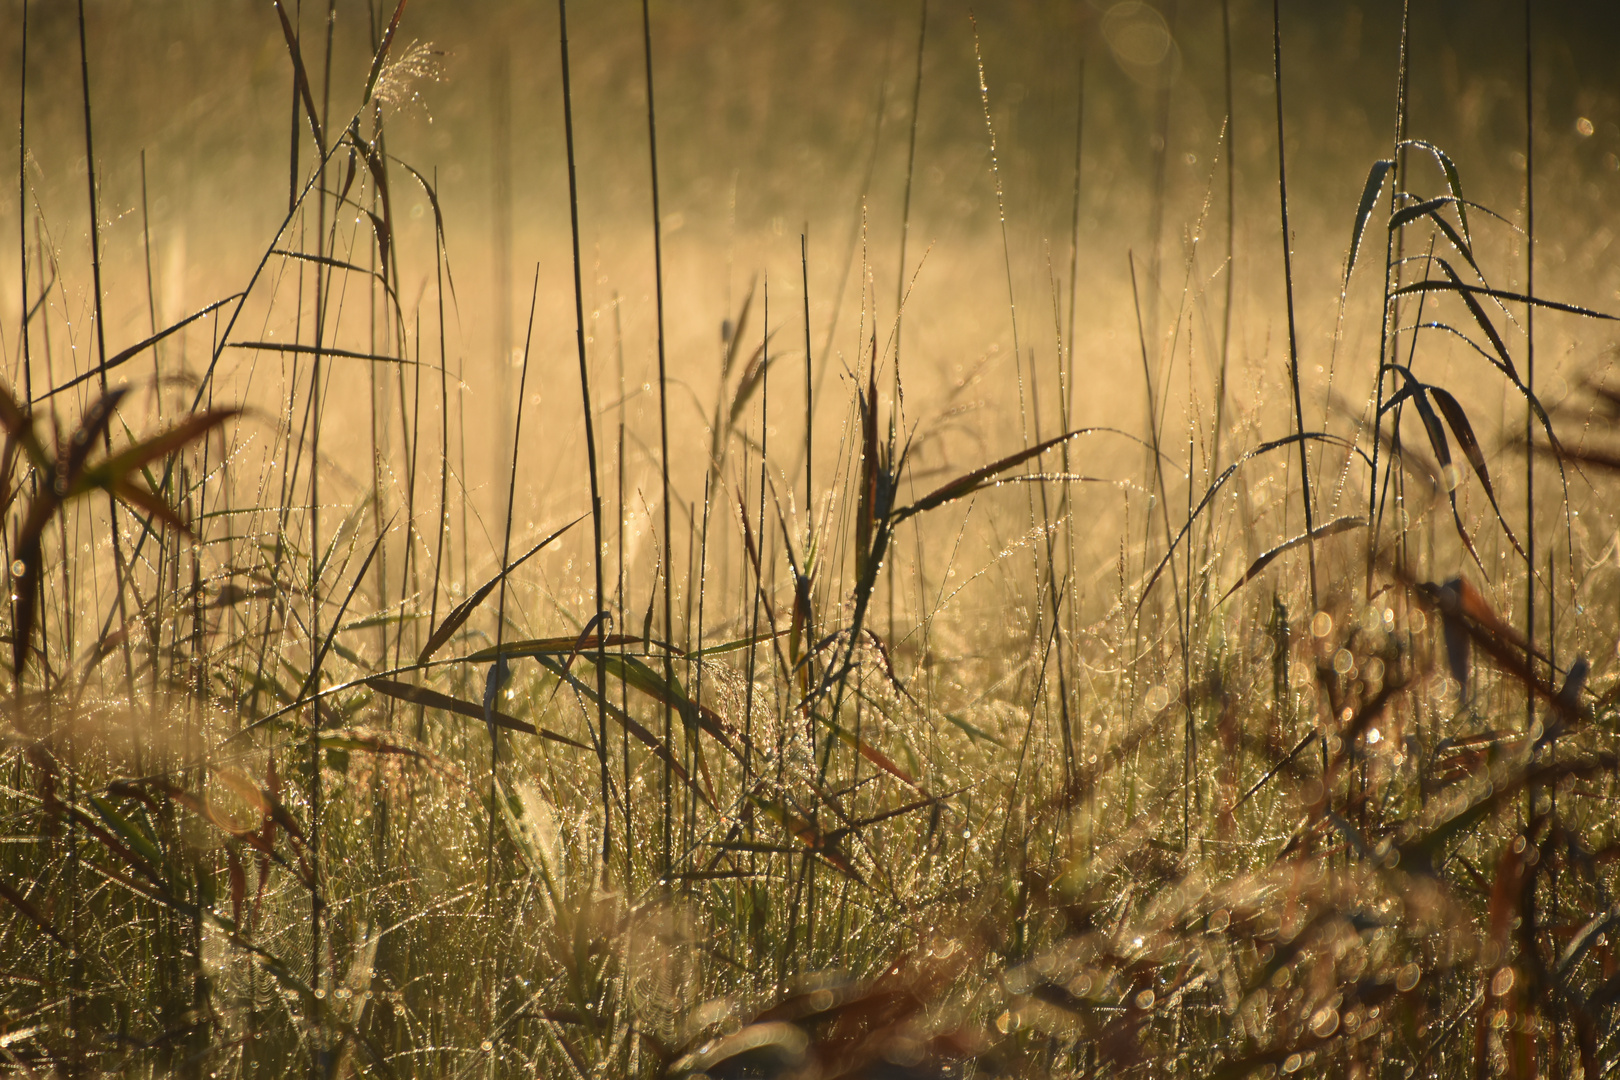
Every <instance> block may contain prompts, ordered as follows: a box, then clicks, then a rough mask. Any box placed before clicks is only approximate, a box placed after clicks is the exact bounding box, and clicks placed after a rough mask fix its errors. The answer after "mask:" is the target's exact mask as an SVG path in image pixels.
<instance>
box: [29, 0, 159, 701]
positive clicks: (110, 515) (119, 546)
mask: <svg viewBox="0 0 1620 1080" xmlns="http://www.w3.org/2000/svg"><path fill="white" fill-rule="evenodd" d="M79 77H80V86H81V87H82V89H83V91H84V159H85V162H86V165H85V187H86V190H87V192H88V193H89V197H90V280H91V285H92V287H93V288H94V289H95V296H94V299H93V302H92V305H91V306H92V310H93V312H94V315H93V318H94V319H95V323H96V369H97V376H98V382H99V383H100V386H101V393H102V396H104V397H105V396H106V394H107V328H106V312H105V311H104V310H103V306H102V296H103V295H104V294H103V293H102V289H101V216H100V207H99V206H98V199H97V192H96V145H95V139H94V137H93V135H92V131H93V125H92V123H91V109H90V51H89V46H88V45H87V44H86V41H85V28H84V0H79ZM20 211H21V208H20V207H19V212H20ZM25 310H26V309H25ZM101 438H102V448H103V449H104V450H107V451H108V452H111V450H112V425H111V424H108V425H106V426H104V427H103V428H102V431H101ZM107 519H108V528H109V529H110V533H109V536H110V539H111V541H112V555H113V584H114V587H115V593H114V596H115V601H116V603H115V609H116V610H117V612H118V625H119V627H120V628H122V629H125V630H127V629H128V627H129V613H128V610H127V608H126V607H125V602H124V587H125V582H124V577H125V572H126V571H125V567H124V543H123V539H122V538H121V537H120V536H119V525H118V500H117V499H116V498H114V496H113V494H112V492H111V491H109V492H108V493H107ZM129 638H130V635H129V634H128V633H124V634H121V635H120V637H119V649H120V652H121V653H122V654H123V659H124V689H125V692H126V693H127V694H128V695H129V699H130V701H131V703H133V702H134V699H135V661H134V656H133V654H132V650H131V646H130V643H129Z"/></svg>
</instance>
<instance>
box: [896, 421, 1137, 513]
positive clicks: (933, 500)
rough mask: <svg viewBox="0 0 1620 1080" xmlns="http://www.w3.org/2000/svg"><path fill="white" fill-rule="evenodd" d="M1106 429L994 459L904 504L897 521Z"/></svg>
mask: <svg viewBox="0 0 1620 1080" xmlns="http://www.w3.org/2000/svg"><path fill="white" fill-rule="evenodd" d="M1102 431H1109V432H1112V431H1114V429H1113V428H1104V427H1088V428H1076V429H1075V430H1073V431H1070V432H1067V433H1065V434H1063V435H1055V436H1053V437H1052V438H1050V439H1047V440H1046V441H1045V442H1040V443H1036V444H1035V445H1034V446H1031V447H1029V448H1028V449H1027V450H1020V451H1018V452H1017V453H1016V454H1008V455H1007V456H1006V457H1004V458H1001V459H1000V460H998V461H992V462H991V463H990V464H988V465H985V466H983V467H981V468H977V469H974V470H973V471H972V472H970V473H965V474H963V475H962V476H959V477H957V478H956V479H955V480H952V481H951V482H950V483H948V484H943V485H941V486H940V487H937V488H935V489H934V490H933V491H931V492H929V493H928V494H927V495H924V496H923V497H922V498H920V499H918V500H917V501H916V502H914V503H912V504H911V505H909V506H902V507H901V508H899V509H898V510H896V511H895V512H894V520H895V523H896V524H898V523H899V522H901V521H904V520H905V519H906V518H909V517H913V516H915V515H917V514H921V513H923V512H924V511H927V510H932V509H934V508H935V507H938V506H943V505H944V504H945V503H948V502H951V501H952V500H954V499H960V498H962V497H964V496H967V495H971V494H973V493H974V492H975V491H979V490H980V489H982V488H986V487H990V486H992V485H994V484H995V483H998V482H999V481H998V480H997V477H999V476H1000V474H1001V473H1004V472H1006V471H1007V470H1008V469H1011V468H1014V467H1016V466H1018V465H1022V464H1023V463H1024V462H1026V461H1028V460H1030V459H1031V458H1036V457H1040V456H1041V455H1042V454H1044V453H1046V452H1047V451H1048V450H1050V449H1052V448H1053V447H1055V446H1060V445H1062V444H1063V443H1066V442H1068V441H1069V440H1070V439H1073V438H1075V437H1077V436H1080V435H1089V434H1092V433H1095V432H1102Z"/></svg>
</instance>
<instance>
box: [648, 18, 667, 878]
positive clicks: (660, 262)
mask: <svg viewBox="0 0 1620 1080" xmlns="http://www.w3.org/2000/svg"><path fill="white" fill-rule="evenodd" d="M641 37H642V45H643V56H644V58H645V59H646V66H647V152H648V157H649V161H650V170H649V171H650V174H651V177H652V216H653V296H654V305H655V311H656V315H657V320H658V453H659V456H658V464H659V480H660V483H661V485H662V499H663V513H664V537H663V540H664V557H663V563H662V565H663V567H664V640H665V642H666V643H668V642H673V641H674V639H675V628H674V627H675V615H674V601H673V599H672V598H671V595H670V590H671V585H672V579H671V576H670V575H671V574H672V573H673V569H672V567H673V565H674V564H673V563H672V562H671V557H670V552H671V548H672V541H671V538H670V486H669V377H668V371H667V369H666V366H665V357H664V219H663V213H662V211H661V209H660V207H659V203H658V119H657V113H656V112H655V111H654V108H653V62H652V16H651V15H650V14H649V12H648V9H647V0H641ZM657 587H658V583H657V582H654V583H653V588H655V589H656V588H657ZM663 652H664V681H665V682H666V683H673V682H674V680H675V658H674V657H673V656H672V655H671V654H670V651H669V649H668V647H667V645H666V647H665V649H664V650H663ZM672 720H673V710H672V708H671V706H670V703H669V702H668V701H666V702H664V745H665V746H668V745H670V736H671V734H672V732H671V726H672ZM672 778H673V777H672V774H671V772H670V768H669V762H668V761H667V760H666V761H665V762H664V777H663V788H662V791H663V813H664V837H663V839H664V847H663V856H662V858H663V862H662V866H663V873H664V876H665V877H666V878H667V877H668V876H669V871H670V865H671V864H670V841H671V835H670V830H671V826H672V824H673V822H672V821H671V818H670V784H671V780H672Z"/></svg>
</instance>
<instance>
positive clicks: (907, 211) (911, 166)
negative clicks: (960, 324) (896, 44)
mask: <svg viewBox="0 0 1620 1080" xmlns="http://www.w3.org/2000/svg"><path fill="white" fill-rule="evenodd" d="M927 40H928V0H923V2H922V15H921V17H920V18H919V19H918V22H917V77H916V79H915V80H914V81H913V83H912V86H911V136H910V138H909V140H908V141H907V143H906V194H905V199H904V201H903V202H902V203H901V206H900V267H899V272H898V274H897V275H896V279H895V286H894V398H895V403H896V406H898V404H899V401H900V328H901V323H902V321H903V318H904V315H905V301H906V239H907V238H908V237H909V236H910V235H911V185H912V178H913V177H914V176H915V174H916V171H917V116H918V112H919V110H920V108H921V106H922V75H923V46H924V44H926V42H927ZM891 580H892V577H891ZM892 632H893V628H892V627H891V633H892Z"/></svg>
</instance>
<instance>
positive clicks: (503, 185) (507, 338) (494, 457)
mask: <svg viewBox="0 0 1620 1080" xmlns="http://www.w3.org/2000/svg"><path fill="white" fill-rule="evenodd" d="M489 119H490V150H491V159H490V171H491V176H490V247H489V251H490V259H491V262H492V264H493V265H492V266H491V277H492V279H493V285H494V300H495V312H494V314H495V350H496V355H495V362H496V374H497V378H498V379H499V382H498V384H497V385H498V386H499V387H500V389H501V391H502V396H503V398H505V400H503V402H502V403H501V412H500V416H499V422H498V423H497V424H496V425H494V428H493V431H492V432H491V434H492V436H493V439H494V442H493V444H492V445H491V446H490V455H491V456H490V460H491V464H492V465H493V466H494V473H495V475H496V476H499V475H500V470H501V468H502V467H503V466H505V465H506V463H507V460H508V447H507V446H506V442H505V440H506V433H507V432H508V431H510V430H511V429H512V422H513V419H512V407H511V400H510V398H506V395H507V394H509V393H510V392H511V386H512V346H513V341H512V285H513V282H512V71H511V53H510V51H509V50H508V48H507V45H506V42H505V40H504V39H503V40H502V41H501V43H500V44H499V45H498V46H497V47H496V49H495V54H494V56H493V57H491V59H490V66H489ZM468 580H469V588H470V587H471V585H470V579H468Z"/></svg>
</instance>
